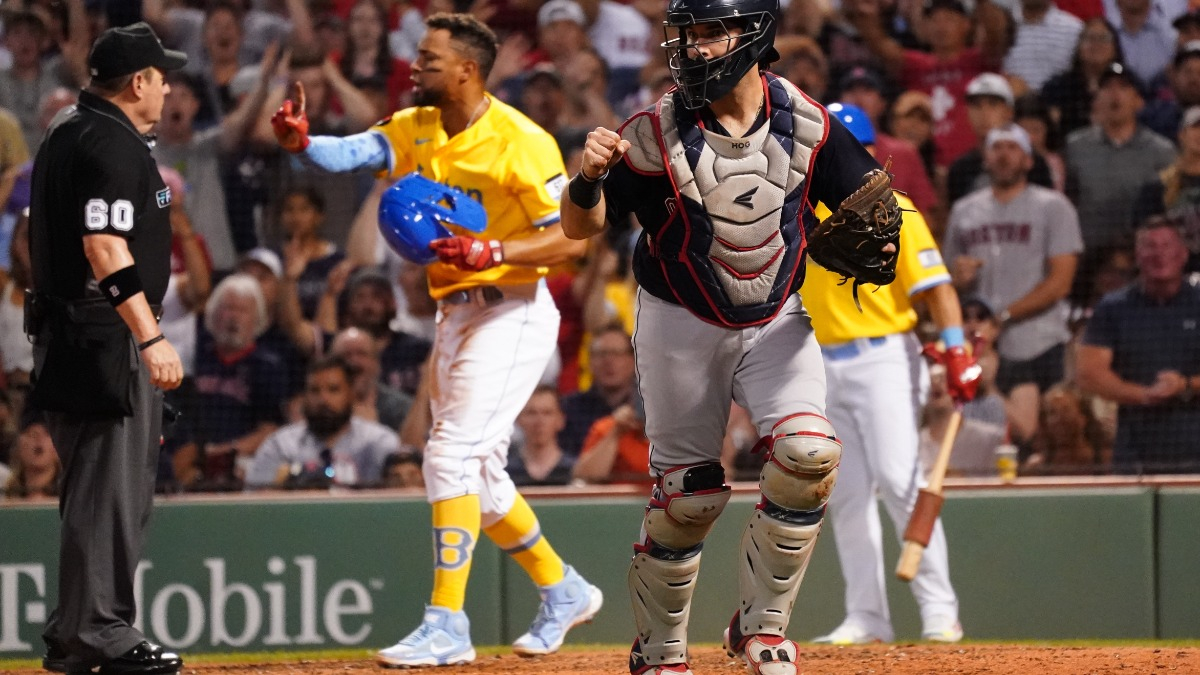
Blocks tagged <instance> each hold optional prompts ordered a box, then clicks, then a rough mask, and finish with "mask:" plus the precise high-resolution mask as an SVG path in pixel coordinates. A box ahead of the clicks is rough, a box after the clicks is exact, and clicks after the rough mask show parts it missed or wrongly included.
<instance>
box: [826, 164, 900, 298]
mask: <svg viewBox="0 0 1200 675" xmlns="http://www.w3.org/2000/svg"><path fill="white" fill-rule="evenodd" d="M889 168H891V161H890V160H889V161H888V163H887V167H885V168H883V169H875V170H874V171H871V172H870V173H868V174H867V175H866V176H864V177H863V184H862V187H860V188H858V190H856V191H855V192H854V194H852V195H850V196H849V197H847V198H846V199H845V201H843V202H842V205H841V206H839V207H838V210H837V211H835V212H834V213H833V214H832V215H830V216H829V217H828V218H826V219H825V220H823V221H821V223H820V224H819V225H818V226H817V228H816V229H815V230H813V233H812V236H811V237H809V241H808V254H809V255H811V256H812V259H813V260H815V261H816V262H817V264H819V265H820V266H821V267H824V268H825V269H827V270H829V271H830V272H834V273H836V274H840V275H842V283H845V282H846V281H848V280H849V279H851V278H853V279H854V303H855V304H856V305H857V304H858V287H859V285H861V284H875V285H878V286H886V285H887V284H890V283H892V281H893V280H894V279H895V278H896V256H897V254H898V253H899V252H900V222H901V213H900V205H899V204H897V203H896V196H895V195H894V194H892V176H891V174H890V173H888V169H889ZM888 244H892V245H894V246H895V250H894V251H892V252H891V253H884V252H883V248H884V247H885V246H887V245H888ZM859 309H860V310H861V309H862V307H861V306H860V307H859Z"/></svg>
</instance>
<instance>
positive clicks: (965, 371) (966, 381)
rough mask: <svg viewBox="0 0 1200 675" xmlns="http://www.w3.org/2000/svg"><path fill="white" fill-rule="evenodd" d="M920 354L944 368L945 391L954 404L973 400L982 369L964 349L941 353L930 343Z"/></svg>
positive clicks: (957, 348) (956, 348)
mask: <svg viewBox="0 0 1200 675" xmlns="http://www.w3.org/2000/svg"><path fill="white" fill-rule="evenodd" d="M922 353H923V354H924V355H925V358H927V359H929V360H930V362H932V363H940V364H942V365H943V366H945V367H946V390H947V392H949V394H950V397H951V398H953V399H954V402H955V403H959V404H962V403H966V402H968V401H972V400H974V399H975V393H976V391H978V389H979V379H980V378H981V377H982V376H983V368H981V367H980V366H979V363H978V362H977V361H976V360H975V357H974V356H971V355H970V354H968V353H967V350H966V349H965V348H963V347H951V348H950V349H947V350H945V351H942V350H941V349H938V347H937V345H935V344H932V343H930V344H927V345H925V349H923V350H922Z"/></svg>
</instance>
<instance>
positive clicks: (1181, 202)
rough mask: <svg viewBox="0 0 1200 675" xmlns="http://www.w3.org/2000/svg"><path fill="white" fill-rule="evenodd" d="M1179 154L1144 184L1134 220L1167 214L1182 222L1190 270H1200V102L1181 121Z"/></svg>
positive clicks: (1180, 224) (1135, 206) (1181, 227)
mask: <svg viewBox="0 0 1200 675" xmlns="http://www.w3.org/2000/svg"><path fill="white" fill-rule="evenodd" d="M1178 139H1179V156H1178V158H1176V160H1175V161H1174V162H1172V163H1171V165H1170V166H1168V167H1167V168H1165V169H1163V170H1162V171H1160V172H1159V173H1158V175H1157V176H1155V177H1154V178H1152V179H1151V180H1150V181H1148V182H1147V183H1146V184H1145V185H1143V186H1142V189H1141V192H1140V193H1139V194H1138V198H1137V202H1136V203H1135V204H1134V209H1133V212H1134V222H1139V223H1140V222H1144V221H1145V220H1146V219H1147V218H1149V217H1150V216H1157V215H1164V216H1168V217H1170V218H1171V219H1172V220H1174V221H1176V222H1177V223H1178V224H1179V228H1180V231H1181V232H1182V233H1183V240H1184V243H1185V244H1187V247H1188V250H1189V251H1190V252H1191V257H1190V259H1189V262H1188V267H1187V269H1188V271H1190V272H1197V271H1200V106H1192V107H1191V108H1188V109H1187V112H1185V113H1184V114H1183V119H1182V120H1181V121H1180V123H1179V133H1178Z"/></svg>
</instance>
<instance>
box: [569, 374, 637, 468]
mask: <svg viewBox="0 0 1200 675" xmlns="http://www.w3.org/2000/svg"><path fill="white" fill-rule="evenodd" d="M572 475H573V477H574V478H575V479H576V480H582V481H584V482H586V483H607V484H610V485H614V484H615V485H653V484H654V479H653V478H651V476H650V439H648V438H646V412H645V410H644V409H643V408H642V405H641V400H640V398H639V397H637V396H636V394H635V396H634V397H633V400H632V401H630V402H629V403H625V404H623V405H621V406H618V407H617V409H616V410H614V411H613V413H612V414H611V415H608V416H607V417H601V418H600V419H598V420H596V423H595V424H593V425H592V429H591V431H589V432H588V436H587V440H586V441H584V443H583V451H582V452H581V453H580V455H579V459H578V460H577V461H576V462H575V468H574V470H573V471H572Z"/></svg>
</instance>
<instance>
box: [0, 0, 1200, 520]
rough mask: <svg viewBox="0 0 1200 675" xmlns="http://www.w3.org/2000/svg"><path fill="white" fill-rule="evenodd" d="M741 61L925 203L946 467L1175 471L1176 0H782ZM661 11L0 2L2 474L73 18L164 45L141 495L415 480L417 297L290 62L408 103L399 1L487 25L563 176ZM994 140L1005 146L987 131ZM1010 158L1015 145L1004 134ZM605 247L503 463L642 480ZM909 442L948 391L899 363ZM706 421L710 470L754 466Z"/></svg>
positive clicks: (22, 459)
mask: <svg viewBox="0 0 1200 675" xmlns="http://www.w3.org/2000/svg"><path fill="white" fill-rule="evenodd" d="M783 4H784V7H785V9H784V10H783V12H782V16H780V17H779V19H780V26H779V35H780V37H779V39H778V40H777V47H778V50H779V52H780V54H781V56H782V58H781V60H780V61H779V62H777V63H776V64H775V65H774V66H773V70H774V71H775V72H777V73H779V74H781V75H783V76H784V77H787V78H788V79H790V80H792V81H793V82H795V83H796V84H797V85H798V86H799V87H800V88H801V89H803V90H804V91H805V92H806V93H807V94H808V95H809V96H810V97H812V98H813V99H815V100H817V101H819V102H821V103H825V104H829V103H833V102H836V101H844V102H847V103H852V104H854V105H857V106H859V107H861V108H862V109H864V110H865V111H867V112H868V114H869V115H870V116H871V118H872V122H873V123H874V125H875V127H876V129H878V136H877V152H878V154H879V156H880V157H891V158H892V171H893V172H894V173H895V175H896V180H895V184H896V187H897V188H898V189H901V190H903V191H905V192H906V193H907V194H908V195H909V196H910V197H911V198H912V200H913V202H914V203H915V204H916V205H917V206H918V207H919V208H920V209H921V211H922V212H923V213H924V214H925V215H926V217H927V220H928V221H929V223H930V225H931V227H932V229H933V231H934V234H935V236H936V237H937V238H938V240H939V241H940V243H941V246H942V250H943V253H944V256H945V259H946V263H947V265H948V266H949V267H950V269H951V271H952V275H953V279H954V285H955V287H956V288H957V290H958V291H959V294H960V298H961V299H962V303H963V309H964V316H965V319H966V328H967V330H968V333H970V334H973V335H974V336H976V343H975V345H976V346H975V348H976V350H977V354H978V355H979V358H980V362H981V365H983V369H984V381H983V384H982V386H981V387H980V395H979V397H978V399H977V400H975V401H973V402H971V403H970V404H968V405H967V406H966V408H965V422H964V426H963V430H962V432H961V433H960V435H959V437H958V439H957V442H956V447H957V449H956V452H955V459H954V461H953V463H952V465H951V469H952V472H953V473H957V474H960V475H980V476H986V475H994V474H995V461H994V456H995V449H996V448H997V447H998V446H1000V445H1005V444H1015V445H1016V446H1018V448H1019V449H1020V457H1021V461H1022V466H1021V472H1022V473H1031V474H1032V473H1039V474H1062V473H1069V474H1103V473H1111V472H1117V473H1178V472H1195V471H1197V470H1198V469H1200V442H1198V441H1197V440H1196V439H1198V438H1200V397H1196V396H1195V395H1194V390H1195V389H1196V387H1197V385H1198V384H1200V326H1198V325H1197V319H1198V318H1200V287H1198V286H1200V282H1198V281H1197V277H1196V276H1194V274H1195V273H1197V272H1200V9H1191V7H1193V6H1194V4H1192V3H1187V2H1184V1H1183V0H1058V2H1052V1H1051V0H974V2H969V0H925V2H923V3H922V2H921V1H920V0H790V2H784V3H783ZM665 10H666V3H665V2H664V1H663V0H631V1H630V2H628V3H622V2H618V1H617V0H546V1H545V2H541V1H540V0H474V1H473V2H472V1H470V0H457V1H455V2H451V1H450V0H207V1H206V0H142V1H141V2H140V3H139V2H127V1H126V2H122V1H118V0H107V1H106V0H11V1H9V2H5V3H4V4H3V6H2V7H0V20H2V22H3V41H2V42H0V204H3V208H2V209H0V211H2V212H0V270H2V271H0V363H2V369H0V379H2V382H0V485H3V486H5V487H4V494H5V495H6V496H7V497H9V498H23V497H27V496H33V495H53V494H54V478H53V477H54V474H55V472H56V459H55V457H54V453H53V451H52V450H53V448H52V446H51V444H50V440H49V437H48V434H47V433H46V432H45V428H44V426H42V425H41V423H40V422H39V417H38V414H37V412H36V411H34V410H30V409H27V408H26V406H25V405H24V397H25V394H26V393H27V391H28V388H29V373H30V371H31V370H32V354H31V347H30V345H29V343H28V341H27V340H26V338H25V335H24V331H23V328H22V305H23V302H24V295H23V289H24V288H25V287H27V286H28V285H29V283H30V274H29V254H28V247H27V241H28V240H27V235H26V228H27V222H26V217H25V215H24V214H25V213H26V209H27V207H28V205H29V177H30V170H31V165H32V160H33V156H34V155H35V154H36V152H37V148H38V145H39V142H40V138H41V136H42V133H43V132H44V130H45V129H46V128H47V126H48V125H49V124H50V122H51V120H52V118H53V117H54V115H55V113H56V112H58V111H59V110H60V109H62V108H63V107H65V106H68V105H71V104H72V103H73V101H74V95H75V93H76V92H77V91H78V89H79V88H80V87H81V86H82V85H84V84H85V83H86V81H87V78H88V72H87V67H86V56H87V52H88V48H89V46H90V44H91V42H92V40H93V38H94V36H95V35H97V34H98V33H99V31H101V30H103V29H104V28H105V27H107V26H110V25H123V24H125V23H129V22H131V21H135V20H138V19H144V20H146V21H148V22H149V23H151V24H152V25H153V26H154V28H155V30H156V31H157V32H158V34H159V35H161V36H162V38H163V40H164V43H165V44H166V45H167V46H168V47H171V48H175V49H180V50H183V51H185V52H187V54H188V55H189V62H188V66H187V68H186V69H185V70H184V71H182V72H180V73H178V74H172V76H171V78H170V80H169V82H170V85H171V89H172V90H171V94H170V95H169V96H168V97H167V101H166V106H165V110H164V114H163V119H162V121H161V122H160V124H159V125H158V128H157V130H156V131H157V145H156V147H155V148H154V155H155V157H156V159H157V161H158V163H159V166H160V167H162V172H163V175H164V179H165V180H166V181H167V183H168V185H170V186H171V187H172V193H173V194H174V195H176V197H175V200H174V202H173V203H172V205H171V224H172V229H173V233H174V250H173V257H172V272H173V274H172V278H171V286H170V289H169V291H168V296H167V299H166V301H165V303H164V316H163V322H162V325H163V331H164V333H165V334H167V335H168V337H169V338H170V340H171V342H172V344H174V345H175V346H176V347H177V348H178V350H179V352H180V355H181V357H182V358H183V362H184V365H185V371H186V375H187V377H186V379H185V384H184V386H183V387H182V388H181V389H180V390H178V391H176V392H171V393H170V395H169V396H168V402H169V403H170V404H171V405H172V406H173V408H174V409H175V410H176V411H178V412H179V415H178V419H177V421H175V422H174V423H173V424H171V425H169V427H168V431H167V433H166V438H165V445H164V449H165V450H166V452H164V453H163V462H162V466H161V467H160V488H161V489H163V490H168V491H175V490H242V489H246V488H263V487H286V488H314V487H315V488H328V487H330V486H343V487H361V486H379V485H387V486H410V487H412V486H419V485H420V480H421V478H420V471H419V470H414V468H415V467H419V466H420V458H421V450H422V446H423V444H424V441H425V438H426V436H427V433H428V430H429V427H430V413H429V406H428V396H429V392H428V390H427V388H426V387H427V385H426V381H425V377H424V376H423V373H424V370H425V368H426V365H425V362H426V357H427V355H428V354H429V352H430V348H431V341H432V340H433V336H434V325H435V317H436V314H437V305H436V303H435V302H434V301H433V300H432V299H431V298H430V297H429V295H428V292H427V290H426V281H425V275H424V270H423V269H422V268H421V267H420V266H417V265H414V264H411V263H407V262H404V261H403V260H401V259H400V258H399V257H398V256H396V255H395V254H394V253H392V252H391V251H390V250H389V249H388V248H387V247H386V246H385V245H384V244H383V243H382V239H381V238H380V236H379V235H378V232H377V227H376V216H375V214H376V210H377V205H378V200H379V198H380V195H381V193H382V191H383V189H385V188H386V187H387V185H386V184H385V183H384V182H383V181H379V180H376V179H375V177H374V176H373V175H371V174H369V173H358V174H346V175H342V174H336V175H331V174H327V173H316V172H312V171H309V170H306V169H305V168H303V167H302V166H301V165H300V164H299V163H298V162H295V161H293V160H292V159H291V158H289V157H288V156H287V153H285V152H283V151H282V150H280V148H279V146H278V145H277V144H276V142H275V140H274V137H273V136H272V132H271V128H270V125H269V120H268V118H269V116H270V113H271V112H272V111H274V110H275V109H276V108H277V107H278V106H279V105H280V103H281V101H282V100H283V99H284V97H285V96H286V94H287V91H288V87H289V85H290V83H291V82H294V81H299V82H302V83H303V84H304V88H305V91H306V92H307V110H308V116H309V119H310V120H311V125H312V133H314V134H331V135H346V134H350V133H357V132H361V131H363V130H365V129H367V128H369V127H370V126H371V125H372V124H373V123H374V122H376V121H377V120H379V119H380V118H382V117H384V116H385V115H388V114H390V113H391V111H393V110H396V109H398V108H402V107H405V106H407V105H409V104H410V94H409V89H410V87H411V82H410V81H409V77H408V76H409V65H408V64H409V62H410V61H411V60H412V59H414V58H415V55H416V48H417V43H418V42H419V40H420V39H421V37H422V35H423V31H424V24H423V20H424V17H425V16H427V15H430V14H432V13H436V12H442V11H469V12H472V13H474V14H475V15H476V16H478V17H480V18H481V19H484V20H485V21H487V23H488V24H489V25H490V26H491V27H492V28H493V29H495V30H496V32H497V33H498V35H500V36H501V46H500V51H499V55H498V58H497V60H496V64H495V66H494V68H493V69H492V72H491V75H490V78H489V82H488V85H489V89H490V91H491V92H493V93H494V95H496V96H498V97H499V98H501V99H503V100H505V101H506V102H509V103H511V104H513V105H515V106H517V107H518V108H519V109H520V110H521V111H522V112H524V113H525V114H526V115H527V116H529V117H530V118H531V119H532V120H534V121H535V122H537V123H538V124H539V125H541V126H542V127H544V128H545V129H547V130H548V131H549V132H551V134H552V135H553V136H554V138H555V139H556V140H557V141H558V143H559V147H560V150H561V152H562V154H563V157H564V160H565V162H566V166H567V169H568V173H570V174H572V175H573V174H574V173H575V172H576V171H577V170H578V165H579V161H580V160H579V158H580V153H581V151H582V146H583V142H584V140H585V137H586V134H587V132H588V131H589V130H591V129H592V128H594V127H596V126H605V127H608V128H615V127H616V126H617V125H618V124H620V121H621V120H623V119H624V118H625V117H627V116H628V115H629V114H631V113H633V112H635V111H637V110H640V109H642V108H644V107H645V106H647V105H650V104H651V103H652V102H654V101H655V100H657V98H658V97H660V96H661V95H662V94H663V93H664V92H666V91H667V90H668V89H669V88H670V87H671V86H672V80H671V76H670V73H669V71H668V69H667V65H666V60H665V58H664V56H663V53H662V50H661V49H660V48H659V44H660V43H661V42H662V40H663V34H662V30H661V29H660V26H661V24H662V20H663V17H664V13H665ZM995 131H999V132H1001V133H1000V135H1001V136H1003V137H1004V138H1007V139H1009V140H1010V141H1012V142H1010V143H1007V144H999V143H988V142H985V141H986V139H989V138H994V137H996V136H995V134H993V135H992V136H989V133H991V132H995ZM1014 148H1015V149H1014ZM635 242H636V238H627V237H621V238H617V237H608V238H607V239H605V240H602V241H597V242H595V243H594V244H593V245H592V248H591V249H590V250H589V252H588V254H587V256H586V257H585V258H584V259H583V260H581V261H580V262H579V263H578V264H575V265H572V266H570V267H568V268H564V269H559V270H554V271H553V272H552V274H551V275H550V277H549V278H548V283H549V286H550V288H551V291H552V293H553V295H554V298H555V300H556V303H557V304H558V308H559V310H560V312H561V314H562V324H561V328H560V331H559V336H558V354H557V359H555V362H554V364H553V365H552V367H551V368H550V370H548V371H547V372H546V374H545V375H544V377H543V383H544V384H543V386H542V387H540V388H539V389H538V390H537V391H536V392H535V393H534V395H533V396H532V397H531V399H530V401H529V402H528V404H527V405H526V407H525V410H524V412H523V413H522V414H521V416H520V418H519V419H518V422H517V426H518V432H519V433H518V434H517V439H516V441H515V442H514V447H513V448H512V450H511V451H510V471H511V473H512V475H513V477H514V479H516V480H517V481H518V484H530V485H551V484H567V483H572V482H576V483H610V482H615V483H633V484H649V483H650V482H651V479H650V477H649V476H648V475H647V472H646V462H647V459H646V448H647V445H648V441H647V440H646V437H645V435H644V433H643V429H642V424H643V420H642V415H643V412H642V410H641V406H640V402H639V401H638V399H637V396H636V387H635V386H634V378H635V373H634V362H633V354H632V347H631V343H630V334H631V333H632V331H633V329H634V315H633V314H634V313H633V291H634V284H633V281H632V279H631V275H630V273H629V260H630V255H631V250H632V248H633V246H634V244H635ZM931 375H932V377H931V383H930V384H931V386H930V390H929V396H928V404H927V406H926V409H925V411H924V419H923V443H924V445H925V446H926V450H928V451H929V452H930V453H936V450H937V447H938V445H939V443H940V441H941V438H942V436H943V435H944V434H945V432H946V426H947V424H946V422H947V420H948V418H949V416H950V413H951V411H952V410H953V402H952V401H951V400H950V397H949V396H948V395H947V393H946V387H945V382H944V377H942V378H941V379H939V378H940V377H941V373H939V371H938V369H937V368H934V369H933V371H932V373H931ZM757 441H758V438H757V436H756V434H755V432H754V430H753V427H752V426H751V425H750V423H749V421H748V419H747V418H746V416H745V415H744V414H743V413H742V412H741V411H738V410H735V411H733V414H732V415H731V420H730V423H729V428H728V431H727V435H726V439H725V445H726V452H725V458H724V463H725V464H726V469H727V471H728V472H731V475H734V476H736V477H740V478H745V477H754V476H756V475H757V467H756V462H761V458H760V457H761V456H757V455H755V454H753V453H752V449H753V448H754V446H755V444H756V442H757Z"/></svg>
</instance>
